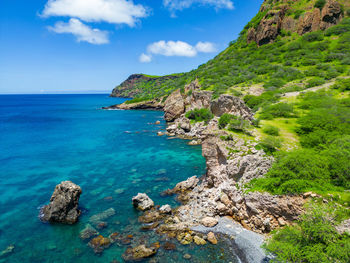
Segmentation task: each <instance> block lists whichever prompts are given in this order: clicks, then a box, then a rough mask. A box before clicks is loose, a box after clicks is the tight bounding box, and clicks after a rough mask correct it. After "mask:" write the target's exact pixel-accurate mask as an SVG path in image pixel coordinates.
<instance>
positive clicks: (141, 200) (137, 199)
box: [132, 193, 154, 211]
mask: <svg viewBox="0 0 350 263" xmlns="http://www.w3.org/2000/svg"><path fill="white" fill-rule="evenodd" d="M132 204H133V205H134V207H136V208H137V209H139V210H141V211H145V210H148V209H151V208H152V207H153V206H154V202H153V201H152V199H151V198H149V197H148V195H146V194H141V193H138V194H137V196H134V197H133V198H132Z"/></svg>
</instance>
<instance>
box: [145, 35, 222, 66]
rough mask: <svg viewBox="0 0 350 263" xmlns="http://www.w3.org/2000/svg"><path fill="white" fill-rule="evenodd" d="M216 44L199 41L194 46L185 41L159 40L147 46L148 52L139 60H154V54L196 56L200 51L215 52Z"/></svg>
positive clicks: (147, 61)
mask: <svg viewBox="0 0 350 263" xmlns="http://www.w3.org/2000/svg"><path fill="white" fill-rule="evenodd" d="M215 51H216V48H215V45H214V44H213V43H211V42H198V43H197V44H196V45H195V46H192V45H190V44H188V43H186V42H183V41H164V40H161V41H158V42H154V43H152V44H150V45H148V47H147V53H146V54H145V53H142V54H141V56H140V58H139V60H140V62H143V63H149V62H151V61H152V55H162V56H167V57H172V56H177V57H195V56H196V55H197V54H198V53H211V52H215Z"/></svg>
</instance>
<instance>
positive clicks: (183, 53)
mask: <svg viewBox="0 0 350 263" xmlns="http://www.w3.org/2000/svg"><path fill="white" fill-rule="evenodd" d="M147 51H148V53H151V54H158V55H163V56H167V57H170V56H180V57H194V56H196V55H197V50H196V49H195V48H194V47H193V46H191V45H190V44H188V43H186V42H182V41H167V42H166V41H164V40H161V41H158V42H155V43H152V44H151V45H149V46H148V47H147Z"/></svg>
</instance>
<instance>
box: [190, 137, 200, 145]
mask: <svg viewBox="0 0 350 263" xmlns="http://www.w3.org/2000/svg"><path fill="white" fill-rule="evenodd" d="M201 144H202V140H201V139H199V140H192V141H190V142H189V143H188V145H192V146H194V145H201Z"/></svg>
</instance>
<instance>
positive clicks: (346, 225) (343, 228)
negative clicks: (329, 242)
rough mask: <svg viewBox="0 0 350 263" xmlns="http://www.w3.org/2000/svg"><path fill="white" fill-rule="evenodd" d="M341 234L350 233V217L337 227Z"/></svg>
mask: <svg viewBox="0 0 350 263" xmlns="http://www.w3.org/2000/svg"><path fill="white" fill-rule="evenodd" d="M335 229H336V230H337V232H338V233H339V234H340V235H343V234H345V233H348V234H349V235H350V219H347V220H344V221H343V222H342V223H341V224H340V225H337V226H336V227H335Z"/></svg>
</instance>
